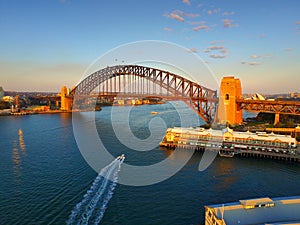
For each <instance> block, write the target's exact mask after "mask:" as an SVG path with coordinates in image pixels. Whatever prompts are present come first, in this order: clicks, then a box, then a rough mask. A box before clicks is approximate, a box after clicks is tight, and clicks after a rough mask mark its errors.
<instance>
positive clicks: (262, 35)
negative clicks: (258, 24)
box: [258, 34, 266, 38]
mask: <svg viewBox="0 0 300 225" xmlns="http://www.w3.org/2000/svg"><path fill="white" fill-rule="evenodd" d="M265 36H266V35H265V34H260V35H258V37H259V38H264V37H265Z"/></svg>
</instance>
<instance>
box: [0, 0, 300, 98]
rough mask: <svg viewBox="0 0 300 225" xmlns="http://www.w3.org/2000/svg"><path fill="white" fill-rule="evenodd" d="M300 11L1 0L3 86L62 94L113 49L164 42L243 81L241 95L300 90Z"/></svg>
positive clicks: (275, 5)
mask: <svg viewBox="0 0 300 225" xmlns="http://www.w3.org/2000/svg"><path fill="white" fill-rule="evenodd" d="M299 8H300V2H299V1H296V0H288V1H281V0H272V1H259V0H252V1H237V0H228V1H221V0H212V1H204V0H203V1H196V0H194V1H193V0H178V1H158V0H153V1H137V0H129V1H106V2H102V1H97V0H90V1H74V0H51V1H49V0H45V1H33V0H26V1H0V28H1V35H0V40H1V51H0V66H1V72H0V73H1V74H0V78H1V79H0V86H2V87H3V88H4V90H8V91H50V92H59V91H60V89H61V87H62V86H63V85H66V86H68V87H72V86H74V85H76V83H78V82H79V80H80V79H81V77H82V75H83V74H84V71H85V70H86V68H87V67H88V66H89V65H90V64H91V63H92V62H93V61H94V60H95V59H97V58H98V57H99V56H101V55H103V54H105V53H106V52H107V51H109V50H110V49H113V48H115V47H118V46H119V45H123V44H126V43H129V42H135V41H142V40H162V41H167V42H172V43H175V44H178V45H181V46H183V47H186V48H188V49H190V51H191V52H194V53H196V54H198V55H199V57H200V58H202V59H203V60H204V61H205V62H207V63H208V66H209V67H210V68H211V70H212V71H213V73H214V74H215V76H216V77H217V78H218V79H219V80H221V78H222V77H223V76H228V75H234V76H235V77H238V78H240V80H241V82H242V88H243V93H256V92H258V93H264V94H272V93H288V92H300V87H299V80H300V78H299V77H300V76H299V75H300V74H299V73H300V72H299V71H300V65H299V62H298V61H299V58H300V14H299ZM120 60H124V63H126V59H120ZM202 85H204V86H205V84H202Z"/></svg>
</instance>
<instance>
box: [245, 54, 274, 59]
mask: <svg viewBox="0 0 300 225" xmlns="http://www.w3.org/2000/svg"><path fill="white" fill-rule="evenodd" d="M271 57H272V55H271V54H264V55H257V54H253V55H251V56H250V58H252V59H258V58H271Z"/></svg>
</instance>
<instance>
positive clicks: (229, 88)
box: [217, 76, 243, 124]
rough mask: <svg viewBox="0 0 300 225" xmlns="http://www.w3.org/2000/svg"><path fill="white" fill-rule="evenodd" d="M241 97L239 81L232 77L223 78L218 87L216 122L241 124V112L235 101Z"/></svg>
mask: <svg viewBox="0 0 300 225" xmlns="http://www.w3.org/2000/svg"><path fill="white" fill-rule="evenodd" d="M241 97H242V86H241V81H240V79H238V78H235V77H234V76H228V77H223V79H222V81H221V85H220V93H219V105H218V111H217V122H218V123H222V124H241V123H242V122H243V115H242V110H241V109H240V107H239V105H238V104H237V103H236V99H239V98H241Z"/></svg>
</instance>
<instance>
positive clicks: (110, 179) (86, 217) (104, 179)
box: [66, 155, 125, 225]
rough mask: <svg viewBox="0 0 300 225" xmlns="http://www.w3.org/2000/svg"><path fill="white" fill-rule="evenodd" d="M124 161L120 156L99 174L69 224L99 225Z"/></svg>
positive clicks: (72, 213)
mask: <svg viewBox="0 0 300 225" xmlns="http://www.w3.org/2000/svg"><path fill="white" fill-rule="evenodd" d="M124 159H125V157H124V155H121V156H118V157H117V158H116V159H115V160H114V161H112V162H111V163H110V164H109V165H107V166H106V167H104V168H103V169H102V170H101V171H100V172H99V174H98V176H97V177H96V179H95V180H94V182H93V184H92V186H91V187H90V189H89V190H88V191H87V193H86V194H85V195H84V196H83V199H82V200H81V202H79V203H78V204H77V205H76V206H75V208H74V209H73V210H72V212H71V215H70V216H69V219H68V220H67V222H66V223H67V224H82V225H85V224H99V222H100V221H101V219H102V217H103V215H104V213H105V210H106V208H107V204H108V202H109V200H110V199H111V197H112V195H113V192H114V189H115V187H116V185H117V181H118V174H119V171H120V167H121V164H122V163H123V161H124Z"/></svg>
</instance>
